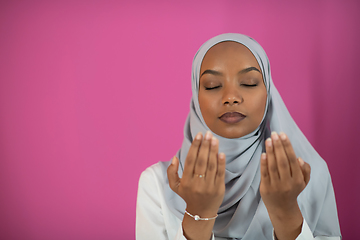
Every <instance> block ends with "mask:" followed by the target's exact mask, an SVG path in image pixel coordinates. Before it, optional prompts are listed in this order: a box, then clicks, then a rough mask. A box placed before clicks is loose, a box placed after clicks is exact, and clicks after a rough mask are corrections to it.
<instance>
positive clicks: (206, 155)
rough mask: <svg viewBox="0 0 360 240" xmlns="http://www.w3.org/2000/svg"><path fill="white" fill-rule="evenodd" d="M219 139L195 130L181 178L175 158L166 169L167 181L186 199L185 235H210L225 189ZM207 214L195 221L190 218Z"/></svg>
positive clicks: (223, 161) (205, 237)
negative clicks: (203, 135)
mask: <svg viewBox="0 0 360 240" xmlns="http://www.w3.org/2000/svg"><path fill="white" fill-rule="evenodd" d="M218 151H219V142H218V140H217V139H216V138H215V137H213V136H212V134H211V133H210V132H207V133H206V134H205V137H204V139H203V137H202V134H201V133H198V134H197V135H196V136H195V139H194V141H193V142H192V144H191V147H190V150H189V152H188V155H187V157H186V160H185V166H184V172H183V176H182V178H179V176H178V174H177V172H178V167H179V160H178V159H177V158H176V157H174V158H173V160H172V164H171V165H170V166H169V168H168V170H167V174H168V179H169V185H170V187H171V189H172V190H173V191H174V192H175V193H177V194H178V195H179V196H180V197H181V198H182V199H184V201H185V202H186V211H187V212H188V213H190V214H191V215H193V217H191V216H190V215H188V214H185V215H184V219H183V230H184V235H185V236H186V237H187V239H206V240H208V239H210V237H211V233H212V228H213V226H214V222H215V216H217V212H218V209H219V207H220V205H221V203H222V201H223V198H224V193H225V182H224V177H225V165H226V162H225V154H223V153H219V154H218ZM195 215H197V216H199V217H200V218H211V219H210V220H207V221H201V220H200V221H199V220H196V219H195V218H194V216H195Z"/></svg>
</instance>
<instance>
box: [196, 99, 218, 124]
mask: <svg viewBox="0 0 360 240" xmlns="http://www.w3.org/2000/svg"><path fill="white" fill-rule="evenodd" d="M199 105H200V110H201V114H202V116H203V118H204V120H205V122H206V123H207V124H209V123H210V122H211V121H212V119H213V118H214V117H213V116H214V115H216V102H215V101H214V100H213V99H212V98H211V97H206V96H202V95H200V94H199Z"/></svg>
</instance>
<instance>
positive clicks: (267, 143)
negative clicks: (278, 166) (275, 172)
mask: <svg viewBox="0 0 360 240" xmlns="http://www.w3.org/2000/svg"><path fill="white" fill-rule="evenodd" d="M265 145H266V146H268V147H271V146H272V140H271V138H268V139H266V141H265Z"/></svg>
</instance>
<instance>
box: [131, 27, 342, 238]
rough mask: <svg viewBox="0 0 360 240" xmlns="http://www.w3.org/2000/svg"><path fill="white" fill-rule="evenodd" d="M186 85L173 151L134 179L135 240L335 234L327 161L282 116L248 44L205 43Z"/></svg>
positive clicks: (231, 40)
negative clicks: (184, 114) (187, 97)
mask: <svg viewBox="0 0 360 240" xmlns="http://www.w3.org/2000/svg"><path fill="white" fill-rule="evenodd" d="M192 91H193V97H192V100H191V106H190V107H191V109H190V114H189V116H188V118H187V121H186V124H185V129H184V135H185V136H184V141H183V144H182V147H181V149H180V150H179V151H178V153H177V155H176V157H174V158H173V159H172V161H171V162H159V163H157V164H155V165H153V166H151V167H149V168H148V169H147V170H145V171H144V172H143V173H142V175H141V177H140V181H139V190H138V201H137V217H136V235H137V239H139V240H141V239H194V240H195V239H206V240H208V239H216V240H218V239H256V240H261V239H279V240H282V239H314V238H315V239H327V240H330V239H340V238H341V237H340V235H341V234H340V229H339V223H338V217H337V210H336V203H335V197H334V191H333V187H332V183H331V178H330V174H329V171H328V169H327V166H326V163H325V162H324V161H323V160H322V159H321V157H320V156H319V155H318V154H317V152H316V151H315V150H314V149H313V147H312V146H311V145H310V143H309V142H308V141H307V139H306V138H305V136H304V135H303V134H302V132H301V131H300V129H299V128H298V127H297V125H296V124H295V122H294V121H293V119H292V118H291V116H290V114H289V112H288V111H287V109H286V107H285V105H284V103H283V101H282V99H281V97H280V95H279V93H278V92H277V90H276V88H275V86H274V84H273V82H272V79H271V75H270V66H269V61H268V58H267V56H266V54H265V52H264V50H263V49H262V48H261V46H260V45H259V44H258V43H257V42H256V41H254V40H253V39H251V38H249V37H247V36H244V35H241V34H223V35H219V36H217V37H214V38H212V39H210V40H209V41H207V42H206V43H205V44H204V45H203V46H201V48H200V49H199V51H198V52H197V54H196V56H195V58H194V62H193V70H192ZM285 133H286V134H285ZM303 159H304V160H305V161H304V160H303ZM310 169H311V177H310Z"/></svg>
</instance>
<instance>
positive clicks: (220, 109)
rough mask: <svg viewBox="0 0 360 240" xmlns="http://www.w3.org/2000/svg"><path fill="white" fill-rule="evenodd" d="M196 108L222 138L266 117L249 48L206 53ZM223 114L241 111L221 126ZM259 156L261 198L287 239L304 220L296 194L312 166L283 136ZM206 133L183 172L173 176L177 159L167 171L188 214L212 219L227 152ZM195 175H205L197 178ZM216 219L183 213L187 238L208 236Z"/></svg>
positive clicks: (224, 46) (230, 45) (228, 46)
mask: <svg viewBox="0 0 360 240" xmlns="http://www.w3.org/2000/svg"><path fill="white" fill-rule="evenodd" d="M200 76H201V77H200V86H199V95H198V97H199V104H200V109H201V113H202V115H203V118H204V120H205V123H206V124H207V126H208V127H209V128H210V129H211V131H212V132H214V133H216V134H218V135H220V136H222V137H225V138H239V137H242V136H245V135H247V134H249V133H251V132H252V131H254V130H255V129H256V128H257V127H258V126H259V124H260V123H261V120H262V117H263V115H264V111H265V106H266V98H267V95H266V94H267V92H266V88H265V85H264V82H263V79H262V74H261V71H260V67H259V65H258V63H257V61H256V59H255V57H254V56H253V55H252V53H251V52H250V50H248V49H247V48H246V47H245V46H243V45H241V44H239V43H236V42H222V43H219V44H217V45H215V46H213V47H212V48H211V49H209V51H208V52H207V54H206V55H205V57H204V59H203V62H202V65H201V69H200ZM225 112H239V113H241V114H242V116H243V117H242V118H241V120H240V121H237V122H231V123H228V122H224V121H221V120H220V119H219V117H220V116H221V115H222V114H223V113H225ZM265 146H266V153H264V154H262V157H261V164H260V165H261V166H260V168H261V183H260V194H261V197H262V199H263V201H264V203H265V206H266V208H267V210H268V213H269V216H270V219H271V222H272V225H273V227H274V231H275V235H276V237H277V238H278V239H279V240H283V239H284V240H285V239H286V240H289V239H290V240H291V239H296V237H297V236H298V235H299V234H300V232H301V227H302V222H303V217H302V214H301V211H300V209H299V206H298V204H297V196H298V195H299V194H300V193H301V191H302V190H303V189H304V188H305V187H306V185H307V183H308V182H309V179H310V166H309V165H308V164H307V163H305V162H304V161H303V160H302V159H300V158H297V157H296V155H295V153H294V150H293V148H292V146H291V143H290V141H289V139H288V138H287V136H286V135H285V134H284V133H280V134H277V133H272V134H271V138H269V139H267V140H266V142H265ZM218 149H219V142H218V140H217V139H216V138H215V137H213V136H212V134H211V132H207V133H206V134H205V136H202V134H201V133H199V134H198V135H197V136H196V137H195V138H194V141H193V143H192V145H191V147H190V150H189V152H188V155H187V157H186V160H185V166H184V173H183V176H182V178H181V179H180V178H179V177H178V175H177V170H178V167H179V160H178V159H177V158H176V157H174V158H173V161H172V164H171V165H170V166H169V168H168V179H169V184H170V187H171V189H172V190H173V191H174V192H176V193H177V194H178V195H179V196H180V197H182V198H183V199H184V201H185V202H186V205H187V206H186V210H187V211H188V212H190V213H191V214H193V215H195V214H197V215H199V216H201V217H203V218H204V217H213V216H216V214H217V212H218V209H219V207H220V205H221V203H222V200H223V198H224V193H225V183H224V179H225V166H226V161H225V154H223V153H218ZM199 174H201V175H205V177H202V178H199V176H198V175H199ZM214 223H215V220H209V221H195V220H194V219H193V218H192V217H190V216H188V215H187V214H185V215H184V218H183V221H182V226H183V231H184V236H185V237H186V238H187V239H189V240H202V239H204V240H208V239H210V238H211V235H212V229H213V227H214Z"/></svg>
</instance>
